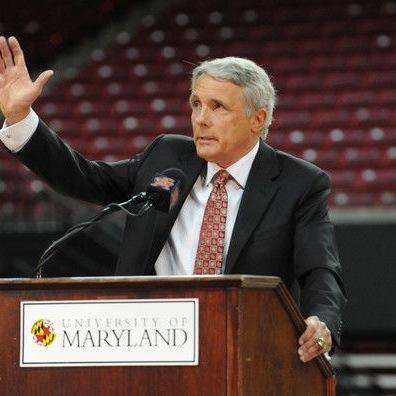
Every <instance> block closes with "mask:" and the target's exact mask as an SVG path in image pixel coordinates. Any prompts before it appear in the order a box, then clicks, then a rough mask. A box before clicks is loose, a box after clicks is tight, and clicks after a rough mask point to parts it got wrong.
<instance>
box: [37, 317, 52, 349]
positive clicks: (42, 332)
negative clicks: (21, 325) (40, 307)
mask: <svg viewBox="0 0 396 396" xmlns="http://www.w3.org/2000/svg"><path fill="white" fill-rule="evenodd" d="M31 333H32V334H33V340H34V342H35V343H36V344H38V345H41V346H44V347H47V346H49V345H51V344H52V343H53V342H54V340H55V337H56V334H55V331H54V325H53V324H52V323H51V322H50V321H49V320H48V319H40V320H38V321H37V322H36V323H35V324H34V325H33V326H32V330H31Z"/></svg>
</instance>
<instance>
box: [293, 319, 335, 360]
mask: <svg viewBox="0 0 396 396" xmlns="http://www.w3.org/2000/svg"><path fill="white" fill-rule="evenodd" d="M305 322H306V324H307V328H306V329H305V331H304V333H303V334H302V335H301V337H300V339H299V340H298V342H299V344H300V347H299V348H298V355H299V356H300V359H301V361H303V362H309V361H310V360H312V359H313V358H315V357H316V356H318V355H320V354H322V353H326V352H329V351H330V350H331V348H332V339H331V333H330V330H329V329H328V328H327V326H326V323H324V322H322V321H321V320H320V319H319V318H318V317H317V316H310V317H308V318H307V319H306V320H305Z"/></svg>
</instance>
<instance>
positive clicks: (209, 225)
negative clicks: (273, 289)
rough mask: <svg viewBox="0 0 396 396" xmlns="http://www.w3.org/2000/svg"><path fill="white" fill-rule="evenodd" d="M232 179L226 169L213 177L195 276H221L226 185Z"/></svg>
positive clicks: (225, 216) (196, 259)
mask: <svg viewBox="0 0 396 396" xmlns="http://www.w3.org/2000/svg"><path fill="white" fill-rule="evenodd" d="M230 179H231V176H230V174H229V173H228V172H227V171H226V170H224V169H223V170H220V171H218V172H217V173H216V174H215V175H214V177H213V181H214V186H213V190H212V192H211V194H210V196H209V199H208V202H207V203H206V208H205V213H204V216H203V220H202V225H201V231H200V234H199V242H198V249H197V256H196V258H195V268H194V274H221V266H222V262H223V254H224V237H225V231H226V220H227V206H228V196H227V190H226V188H225V185H226V183H227V181H228V180H230Z"/></svg>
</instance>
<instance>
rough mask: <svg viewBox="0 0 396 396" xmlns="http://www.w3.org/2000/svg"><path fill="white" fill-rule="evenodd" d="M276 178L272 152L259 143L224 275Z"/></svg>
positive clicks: (264, 207) (271, 193)
mask: <svg viewBox="0 0 396 396" xmlns="http://www.w3.org/2000/svg"><path fill="white" fill-rule="evenodd" d="M278 174H279V166H278V160H277V158H276V155H275V151H274V150H273V149H272V148H271V147H270V146H268V145H267V144H266V143H264V142H263V141H260V147H259V151H258V153H257V155H256V158H255V159H254V161H253V164H252V168H251V170H250V173H249V177H248V179H247V183H246V186H245V191H244V192H243V195H242V200H241V204H240V206H239V211H238V215H237V218H236V220H235V225H234V229H233V232H232V237H231V241H230V246H229V249H228V254H227V259H226V265H225V270H224V273H226V274H229V273H231V272H232V269H233V267H234V265H235V263H236V261H237V259H238V257H239V255H240V253H241V251H242V249H243V247H244V246H245V244H246V242H247V241H248V239H249V237H250V235H251V234H252V232H253V231H254V229H255V228H256V227H257V225H258V224H259V222H260V220H261V218H262V216H263V214H264V213H265V211H266V210H267V208H268V206H269V204H270V203H271V200H272V199H273V197H274V195H275V193H276V191H277V190H278V185H277V183H276V182H275V181H273V180H272V179H274V178H275V177H276V176H277V175H278Z"/></svg>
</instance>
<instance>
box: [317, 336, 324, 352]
mask: <svg viewBox="0 0 396 396" xmlns="http://www.w3.org/2000/svg"><path fill="white" fill-rule="evenodd" d="M316 342H317V343H318V345H319V348H320V350H321V351H322V352H323V351H324V350H325V348H326V341H325V340H324V338H323V337H319V338H318V339H317V340H316Z"/></svg>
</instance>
